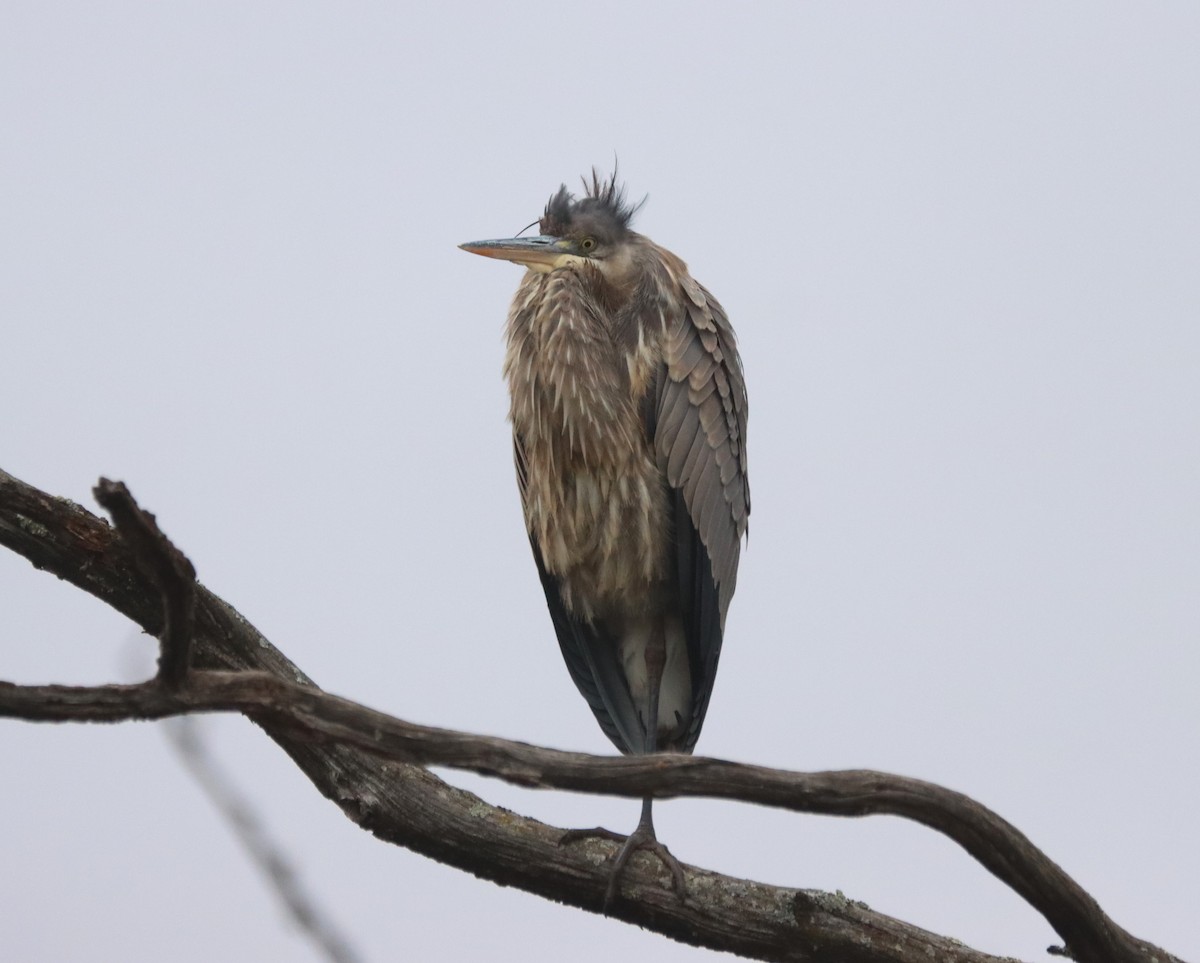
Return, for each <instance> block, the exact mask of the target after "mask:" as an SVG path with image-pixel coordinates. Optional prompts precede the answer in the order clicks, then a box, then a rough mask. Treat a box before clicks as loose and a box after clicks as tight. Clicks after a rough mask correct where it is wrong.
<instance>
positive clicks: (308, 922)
mask: <svg viewBox="0 0 1200 963" xmlns="http://www.w3.org/2000/svg"><path fill="white" fill-rule="evenodd" d="M198 723H199V720H198V719H197V718H196V717H195V716H180V717H178V718H175V719H168V720H167V721H166V723H165V724H164V726H163V731H164V732H165V734H166V736H167V739H168V740H169V741H170V743H171V746H172V747H173V748H174V749H175V750H176V751H177V752H178V753H179V757H180V759H182V760H183V764H184V766H186V767H187V770H188V772H190V773H191V774H192V776H193V777H194V778H195V780H196V781H197V782H198V783H199V784H200V788H201V789H202V790H203V791H204V794H205V795H206V796H207V797H208V799H209V801H210V802H211V803H212V804H213V806H215V807H216V809H217V811H218V812H219V813H220V814H221V816H222V817H224V819H225V821H226V822H227V823H229V825H230V827H231V828H232V829H233V832H234V834H235V835H236V836H237V838H238V842H240V843H241V844H242V846H243V848H244V849H245V850H246V852H247V854H248V855H249V857H250V861H251V862H252V863H253V864H254V865H255V866H256V867H258V869H259V871H260V872H261V873H262V874H263V876H264V877H265V878H266V880H267V883H268V884H269V886H270V888H271V889H272V890H274V891H275V893H276V894H277V895H278V896H279V899H280V901H281V902H282V903H283V906H284V909H285V910H286V911H287V914H288V916H289V917H291V919H292V921H293V922H295V924H296V925H297V926H298V927H299V928H300V931H301V933H303V934H304V936H305V937H306V938H307V939H309V940H310V941H311V942H312V943H313V944H314V945H315V946H316V947H317V949H318V950H319V952H320V953H321V955H322V956H324V958H325V959H327V960H330V961H331V963H359V960H361V957H360V956H359V954H358V952H357V951H356V950H355V949H354V947H353V946H352V945H351V944H350V941H349V940H347V939H346V938H345V937H344V936H343V935H342V934H341V933H340V932H339V931H338V929H337V927H336V926H335V925H334V923H333V921H332V920H331V919H329V918H328V916H327V915H326V914H325V913H324V912H323V911H322V910H321V907H320V905H319V904H318V902H317V900H316V899H315V898H314V897H313V896H311V895H310V894H309V893H308V892H307V891H306V890H305V888H304V884H303V883H302V882H301V880H300V877H299V875H298V874H297V872H296V871H295V869H294V868H293V867H292V865H291V863H290V861H289V860H288V858H287V856H286V854H285V853H284V851H283V847H281V846H280V845H279V844H278V843H277V842H276V841H275V840H273V839H272V838H271V836H270V833H269V832H268V831H267V827H266V826H265V825H264V823H263V821H262V819H260V818H259V816H258V813H257V812H256V811H255V808H254V806H253V804H252V803H251V802H250V801H249V800H248V799H247V798H246V797H245V796H243V795H242V793H241V792H239V791H238V789H237V787H236V786H235V785H234V784H233V780H232V779H230V777H229V776H228V774H226V773H225V772H223V771H222V770H221V767H220V766H219V765H218V764H217V761H216V759H214V758H213V756H212V754H211V753H210V752H209V751H208V748H207V747H206V745H205V742H204V740H203V738H201V733H200V729H199V724H198Z"/></svg>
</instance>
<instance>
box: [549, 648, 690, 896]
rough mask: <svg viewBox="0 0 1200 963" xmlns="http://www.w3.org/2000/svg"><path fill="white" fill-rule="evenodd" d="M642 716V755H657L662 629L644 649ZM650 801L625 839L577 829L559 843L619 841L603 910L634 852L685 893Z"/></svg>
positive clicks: (607, 832) (680, 870)
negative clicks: (656, 863)
mask: <svg viewBox="0 0 1200 963" xmlns="http://www.w3.org/2000/svg"><path fill="white" fill-rule="evenodd" d="M645 657H646V676H647V685H646V703H647V705H646V715H645V717H644V719H643V721H644V722H645V729H646V741H645V743H644V747H643V750H642V751H643V752H645V753H647V754H651V753H654V752H657V751H658V701H659V689H660V687H661V685H662V676H663V668H664V666H665V665H666V661H667V642H666V635H665V633H664V630H663V628H661V627H660V629H659V630H658V631H657V632H654V633H652V634H651V641H650V642H649V644H648V645H647V646H646V656H645ZM653 806H654V797H653V796H646V797H645V798H644V799H643V800H642V816H641V819H639V820H638V824H637V828H636V829H634V831H633V832H632V833H631V834H630V835H629V836H620V835H618V834H617V833H614V832H611V831H610V830H606V829H581V830H572V831H570V832H568V833H565V834H564V835H563V837H562V840H561V842H564V843H566V842H573V841H574V840H577V839H583V838H586V837H596V836H600V837H603V838H606V839H615V840H623V842H622V844H621V848H620V849H619V850H617V855H616V857H615V858H614V859H613V864H612V870H611V871H610V873H609V877H608V887H607V888H606V889H605V891H604V908H605V910H606V911H607V909H608V907H609V906H611V905H612V902H613V900H614V899H616V897H617V889H618V884H619V883H620V879H621V874H622V873H623V872H624V871H625V866H626V865H627V864H628V862H629V858H630V857H631V856H632V855H633V854H634V853H636V852H637V851H638V850H642V849H644V850H647V851H649V852H652V853H654V854H655V855H656V856H657V857H658V858H659V860H660V861H661V862H662V864H663V865H664V866H665V867H666V868H667V870H668V871H669V872H670V873H671V883H672V886H673V888H674V890H675V893H676V895H678V896H679V898H680V899H683V897H684V895H685V894H686V891H687V883H686V881H685V878H684V875H683V867H682V866H681V865H680V864H679V860H677V859H676V858H675V857H674V856H672V855H671V852H670V850H668V849H667V847H666V846H664V845H663V844H662V843H660V842H659V841H658V837H657V836H656V835H655V833H654V813H653Z"/></svg>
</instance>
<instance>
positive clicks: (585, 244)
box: [579, 237, 596, 251]
mask: <svg viewBox="0 0 1200 963" xmlns="http://www.w3.org/2000/svg"><path fill="white" fill-rule="evenodd" d="M579 246H580V247H581V248H582V249H583V250H585V251H590V250H592V248H594V247H595V246H596V239H595V238H594V237H585V238H584V239H583V240H582V241H580V242H579Z"/></svg>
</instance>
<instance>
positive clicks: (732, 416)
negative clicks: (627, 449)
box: [647, 276, 750, 750]
mask: <svg viewBox="0 0 1200 963" xmlns="http://www.w3.org/2000/svg"><path fill="white" fill-rule="evenodd" d="M680 287H681V292H680V293H681V295H682V297H681V303H682V304H683V305H684V308H683V310H682V311H681V312H680V313H679V315H678V316H677V317H676V318H674V319H673V320H671V321H670V323H669V324H668V327H667V331H666V341H665V346H664V352H663V354H664V361H663V365H662V367H661V369H660V370H659V372H658V376H657V380H656V384H655V386H654V392H653V395H652V397H653V407H652V409H651V412H652V413H651V416H650V417H649V418H648V425H647V427H648V429H649V430H650V432H651V437H652V438H653V439H654V448H655V454H656V457H657V459H658V464H659V467H660V468H662V470H663V472H664V473H665V474H666V476H667V483H668V485H669V486H670V488H671V494H672V498H673V502H674V514H675V545H676V561H677V572H678V579H679V593H680V599H681V602H682V606H683V617H684V630H685V633H686V635H687V646H688V659H689V663H690V666H691V670H692V696H693V698H692V718H691V721H690V725H689V726H688V728H687V731H686V733H685V735H684V739H683V740H682V741H683V744H684V745H683V748H685V749H687V750H690V749H691V748H692V747H693V746H694V745H695V743H696V739H697V738H698V737H699V735H700V727H701V726H702V725H703V724H704V716H705V713H706V712H707V711H708V697H709V695H710V694H711V692H712V685H713V679H714V678H715V676H716V672H717V661H718V659H719V658H720V654H721V641H722V637H723V634H724V628H725V615H726V613H727V612H728V611H729V601H730V599H731V598H732V597H733V590H734V587H735V585H736V584H737V569H738V560H739V557H740V554H741V539H742V536H744V535H745V533H746V526H747V520H748V518H749V515H750V485H749V481H748V479H747V473H746V449H745V440H746V413H747V401H746V385H745V380H744V378H743V376H742V366H741V361H740V359H739V358H738V354H737V342H736V340H735V338H734V334H733V329H732V327H730V324H729V321H728V319H727V318H726V316H725V312H724V311H723V310H722V308H721V306H720V304H718V303H717V300H716V299H715V298H714V297H713V296H712V295H711V294H709V293H708V292H707V291H706V290H705V289H704V288H703V287H701V286H700V285H699V284H697V283H695V282H694V281H692V280H691V279H690V278H688V277H686V276H684V277H683V278H682V279H681V280H680ZM648 400H649V398H648Z"/></svg>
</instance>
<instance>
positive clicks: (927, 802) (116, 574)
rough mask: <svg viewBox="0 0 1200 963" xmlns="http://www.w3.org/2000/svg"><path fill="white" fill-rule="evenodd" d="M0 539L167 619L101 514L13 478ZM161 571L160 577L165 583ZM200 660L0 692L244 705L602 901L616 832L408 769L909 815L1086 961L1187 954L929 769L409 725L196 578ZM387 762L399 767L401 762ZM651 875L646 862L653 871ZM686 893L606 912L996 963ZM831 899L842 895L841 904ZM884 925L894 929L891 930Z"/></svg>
mask: <svg viewBox="0 0 1200 963" xmlns="http://www.w3.org/2000/svg"><path fill="white" fill-rule="evenodd" d="M0 542H3V543H4V544H6V545H8V546H9V547H11V548H13V549H14V550H15V551H18V552H20V553H21V554H23V555H25V556H26V557H27V558H29V559H30V560H31V561H33V562H34V564H35V565H38V566H39V567H48V568H51V569H52V570H53V571H55V573H56V574H58V575H59V576H60V577H64V578H68V579H69V580H71V581H73V582H75V584H78V585H80V586H81V587H83V588H85V590H87V591H90V592H92V593H93V594H96V595H97V596H99V597H101V598H103V599H104V600H105V601H107V602H109V604H111V605H113V606H114V607H115V608H117V609H119V610H120V611H123V612H125V613H126V614H127V615H130V617H131V618H134V619H135V620H136V621H138V622H139V623H140V624H142V625H143V626H144V627H146V628H147V630H149V631H155V632H159V631H161V630H162V626H163V621H164V620H163V616H162V615H161V609H162V607H163V605H164V604H166V605H169V604H170V603H169V601H165V602H162V603H159V604H157V605H156V604H155V603H156V602H158V599H157V596H156V592H155V587H154V586H153V585H148V584H146V578H145V577H143V578H142V579H138V578H136V577H135V574H134V571H135V570H134V567H133V566H132V565H131V564H130V562H131V559H130V558H129V553H128V550H127V549H126V548H125V547H124V546H123V545H121V544H120V543H119V542H118V541H117V540H116V539H114V538H113V536H112V532H111V530H109V529H108V528H107V527H106V526H104V524H103V523H102V522H100V521H99V520H98V519H96V518H94V517H93V516H91V515H90V514H88V513H87V512H85V511H83V509H81V508H79V507H78V506H75V505H72V504H71V503H66V502H61V501H58V500H55V499H52V498H51V497H50V496H47V495H45V494H44V493H42V492H38V491H37V490H36V489H32V488H30V487H29V486H26V485H24V484H23V483H21V482H18V481H17V480H16V479H13V478H12V477H11V476H8V475H4V474H3V473H0ZM164 578H166V577H164ZM197 604H198V609H197V620H196V627H197V639H196V641H197V644H198V647H199V648H198V651H197V664H198V665H199V666H207V667H212V668H217V667H219V668H223V669H232V670H249V669H260V670H264V671H258V672H247V671H234V672H214V671H195V672H192V673H190V674H188V675H187V676H186V678H185V680H184V682H183V685H182V686H181V687H179V688H177V689H172V688H170V687H169V686H167V685H164V684H162V683H161V682H160V681H159V680H153V681H151V682H149V683H144V684H142V685H140V686H101V687H64V686H38V687H34V686H29V687H25V686H12V685H8V684H4V685H0V715H8V716H13V717H19V718H25V719H41V720H64V719H74V720H92V721H117V720H119V719H127V718H161V717H163V716H168V715H178V714H182V713H187V712H194V711H205V710H225V711H238V712H242V713H244V714H246V715H247V716H249V717H250V718H252V719H254V720H255V721H256V722H258V723H259V724H260V725H262V726H263V727H264V728H265V729H266V730H267V732H268V733H269V734H270V735H271V736H272V738H274V739H275V740H276V741H277V742H278V743H279V744H280V745H281V746H282V747H283V748H284V749H285V750H286V751H287V752H288V753H289V754H290V755H291V756H292V757H293V759H294V760H295V761H296V762H297V763H298V764H299V765H300V766H301V768H302V769H304V771H305V772H306V773H307V774H308V775H309V777H310V779H312V780H313V782H314V784H316V785H317V787H318V788H319V789H321V791H322V792H323V793H325V794H326V795H327V796H328V797H329V798H331V799H333V800H334V801H335V802H336V803H338V805H340V806H341V807H342V808H343V811H345V812H346V813H347V814H348V815H350V816H351V818H352V819H354V820H355V821H356V822H358V823H359V824H360V825H362V826H364V828H367V829H369V830H371V831H372V832H374V833H376V835H379V836H381V837H382V838H385V839H389V840H391V841H393V842H398V843H400V844H401V845H405V846H408V847H410V848H412V849H415V850H417V851H420V852H423V853H425V854H427V855H430V856H432V857H433V858H435V859H439V860H441V861H443V862H447V863H450V864H452V865H456V866H460V867H462V868H466V869H469V870H471V871H473V872H475V873H477V874H478V875H481V876H485V877H487V878H489V879H494V880H496V881H498V882H501V883H504V884H506V885H515V886H520V887H521V888H524V889H528V890H530V891H531V892H537V893H541V894H542V895H546V896H549V897H550V898H553V899H558V900H561V901H563V902H568V903H572V904H574V905H578V906H582V907H584V908H587V909H592V910H599V909H600V907H601V905H602V903H603V892H604V886H605V883H606V871H605V867H604V861H605V859H606V858H607V856H608V855H610V853H611V847H612V844H611V843H603V842H599V841H596V842H592V843H589V844H587V845H585V846H578V847H576V846H569V847H560V846H558V845H557V837H558V831H556V830H553V829H552V828H550V827H546V826H543V825H541V824H539V823H536V822H534V821H532V820H523V819H520V818H514V817H513V816H512V815H511V814H504V815H503V817H502V818H501V817H500V814H499V813H500V811H498V810H493V809H491V807H487V806H486V804H483V803H482V801H480V800H478V799H477V798H476V797H474V796H471V795H470V794H469V793H462V792H461V791H459V790H456V789H452V788H451V787H448V786H446V785H445V784H444V783H442V782H441V781H440V780H437V779H436V777H434V776H432V774H430V773H428V772H427V771H425V770H423V769H421V768H419V767H418V766H414V765H412V764H414V763H418V764H434V763H436V764H440V765H449V766H454V767H458V768H464V769H471V770H473V771H475V772H480V773H484V774H487V775H496V776H500V777H501V778H504V779H507V780H509V781H511V782H514V783H517V784H519V785H525V786H538V787H556V788H563V789H573V790H580V791H589V792H598V793H608V794H616V795H625V796H633V797H639V796H642V795H644V794H646V793H651V792H652V793H654V794H655V795H659V796H675V795H703V796H713V797H719V798H728V799H740V800H744V801H750V802H757V803H761V804H764V805H770V806H776V807H780V808H786V809H792V810H795V811H798V812H819V813H824V814H828V815H842V816H861V815H867V814H872V813H888V814H892V815H899V816H903V817H905V818H909V819H914V820H916V821H918V822H921V823H922V824H924V825H926V826H929V827H931V828H934V829H936V830H938V831H940V832H943V833H945V834H946V835H948V836H950V837H951V838H953V839H955V840H956V841H957V842H958V843H959V844H960V845H962V846H963V847H964V848H965V849H966V850H967V851H968V852H970V853H971V854H972V855H973V856H975V857H976V858H977V859H978V860H979V861H980V862H982V863H983V864H984V865H985V866H986V867H987V868H988V869H989V870H990V871H991V872H993V873H994V874H995V875H996V876H998V877H999V878H1000V879H1002V880H1003V881H1004V882H1006V883H1007V884H1008V885H1010V886H1012V887H1013V888H1014V889H1015V890H1016V891H1017V892H1018V893H1020V894H1021V895H1022V896H1023V897H1024V898H1025V899H1026V900H1027V901H1029V902H1030V904H1031V905H1033V906H1034V907H1035V908H1037V909H1038V911H1039V912H1041V913H1042V914H1043V915H1044V916H1045V917H1046V918H1047V920H1048V921H1049V922H1050V923H1051V925H1052V926H1053V927H1054V928H1055V930H1056V931H1057V932H1058V933H1059V935H1060V936H1061V937H1062V938H1063V940H1064V942H1065V943H1066V946H1067V948H1068V950H1069V952H1070V955H1071V956H1072V957H1073V958H1074V959H1076V960H1078V961H1080V963H1125V961H1129V963H1133V961H1146V963H1148V961H1150V960H1159V961H1170V960H1175V959H1176V958H1175V957H1172V956H1170V955H1169V954H1166V953H1164V952H1163V951H1161V950H1158V949H1156V948H1154V947H1152V946H1150V945H1149V944H1146V943H1144V942H1142V941H1141V940H1138V939H1136V938H1134V937H1132V936H1130V935H1129V934H1128V933H1126V932H1125V931H1124V930H1122V929H1121V928H1120V927H1119V926H1117V925H1116V924H1115V923H1113V922H1112V921H1111V920H1110V919H1109V918H1108V917H1107V916H1105V914H1104V913H1103V912H1102V911H1101V909H1100V907H1099V906H1098V905H1097V904H1096V902H1095V901H1094V900H1093V899H1092V898H1091V897H1090V896H1089V895H1088V894H1087V893H1086V892H1084V891H1083V889H1082V888H1080V887H1079V886H1078V884H1076V883H1075V882H1074V881H1073V880H1071V879H1070V877H1068V876H1067V875H1066V874H1065V873H1064V872H1063V871H1062V870H1061V869H1060V868H1059V867H1058V866H1056V865H1055V864H1054V863H1053V862H1051V861H1050V860H1049V859H1048V858H1046V857H1045V856H1044V855H1043V854H1042V853H1041V852H1040V851H1039V850H1037V849H1036V847H1034V846H1033V845H1032V844H1031V843H1030V842H1029V840H1028V839H1026V838H1025V837H1024V836H1023V835H1021V834H1020V833H1019V832H1018V831H1017V830H1016V829H1015V828H1014V827H1012V826H1011V825H1009V824H1008V823H1006V822H1005V821H1004V820H1002V819H1000V817H999V816H997V815H995V814H994V813H992V812H990V811H989V810H987V809H986V808H985V807H983V806H981V805H979V804H978V803H976V802H974V801H973V800H970V799H969V798H967V797H965V796H963V795H961V794H959V793H954V792H951V791H950V790H946V789H943V788H941V787H937V786H933V785H932V784H929V783H924V782H920V781H918V780H912V779H904V778H902V777H898V776H889V775H886V774H883V773H874V772H865V771H863V772H835V773H789V772H781V771H778V770H771V769H765V768H762V767H754V766H743V765H739V764H736V763H730V762H723V761H720V760H714V759H705V758H694V757H679V756H670V755H659V756H651V757H631V758H624V759H607V758H600V757H592V756H587V755H583V754H577V753H563V752H556V751H552V750H547V749H539V748H536V747H532V746H528V745H524V744H521V743H513V742H508V741H506V740H502V739H494V738H488V737H480V736H471V735H466V734H462V733H456V732H449V731H447V730H439V729H433V728H429V727H423V726H415V725H412V724H409V723H405V722H402V721H400V720H398V719H394V718H392V717H390V716H387V715H384V714H382V713H378V712H374V711H373V710H370V709H367V708H365V707H363V706H359V705H357V704H355V703H353V702H349V701H348V700H345V699H340V698H338V697H336V696H331V695H328V694H326V693H323V692H321V691H320V690H318V689H316V688H315V687H312V685H311V683H310V682H309V680H308V679H307V678H305V677H304V676H303V675H302V674H300V673H299V671H298V670H296V669H295V667H294V666H292V665H291V663H289V662H287V660H286V659H285V658H284V657H283V656H282V655H280V654H279V653H278V652H277V651H276V650H274V649H272V648H271V647H270V646H269V645H268V644H267V643H266V641H265V640H263V639H262V638H261V636H259V635H258V633H257V632H256V631H255V630H254V629H253V628H252V627H251V626H249V624H248V623H246V622H245V621H244V620H243V619H241V617H240V616H238V615H237V613H236V612H233V610H232V609H230V608H229V607H228V606H226V605H225V603H223V602H221V600H219V599H217V598H216V597H215V596H212V595H211V594H210V593H208V592H206V591H205V590H203V589H202V588H199V589H198V590H197ZM381 760H397V761H399V763H398V764H389V763H388V762H385V761H381ZM651 868H652V869H653V871H651ZM689 877H690V879H689V894H692V895H691V896H690V897H689V899H688V900H687V901H685V902H681V901H679V900H678V899H677V898H676V897H675V896H674V895H673V894H672V893H671V891H670V886H669V883H668V881H667V880H666V879H665V878H664V877H663V871H662V870H661V867H659V866H658V864H657V862H655V861H653V860H647V861H646V863H645V864H644V865H638V866H636V867H633V871H632V872H630V873H629V879H628V881H627V887H626V890H627V895H628V896H631V897H632V898H631V899H625V900H622V901H620V902H619V904H618V905H617V906H616V907H614V910H613V913H612V915H614V916H617V917H620V918H622V919H626V920H628V921H630V922H636V923H638V924H639V925H642V926H645V927H647V928H651V929H655V930H658V931H659V932H662V933H665V934H666V935H669V936H672V937H674V938H676V939H681V940H683V941H685V942H690V943H697V944H702V945H707V946H712V947H714V948H718V949H725V950H729V951H731V952H736V953H741V954H743V955H747V956H753V957H756V958H760V959H798V960H815V959H838V960H854V961H860V960H861V961H884V960H888V961H908V960H916V959H922V958H923V959H928V958H929V956H928V954H931V953H936V954H937V957H938V958H944V959H948V960H972V961H982V960H987V959H994V958H989V957H986V956H984V955H983V954H978V953H975V952H974V951H971V950H968V949H966V948H964V947H962V946H961V944H957V943H955V942H953V941H946V940H944V939H942V938H940V937H936V936H934V935H932V934H929V933H926V932H924V931H921V930H918V929H916V928H914V927H909V926H907V924H903V923H900V922H899V921H895V920H891V919H889V918H887V917H884V916H881V915H879V914H875V913H872V912H871V911H869V910H867V909H866V908H865V907H861V906H860V905H857V904H850V903H847V902H846V901H844V900H842V901H838V900H836V899H833V898H831V897H828V896H827V895H825V894H815V893H812V892H809V891H800V892H797V891H793V890H781V889H777V888H775V887H768V886H763V885H762V884H757V883H749V882H746V881H739V880H732V879H729V878H726V877H720V876H717V875H715V874H712V873H708V872H705V871H702V870H698V869H695V868H689ZM831 900H832V902H831ZM884 934H886V936H887V938H886V939H884V938H882V937H883V936H884Z"/></svg>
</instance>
